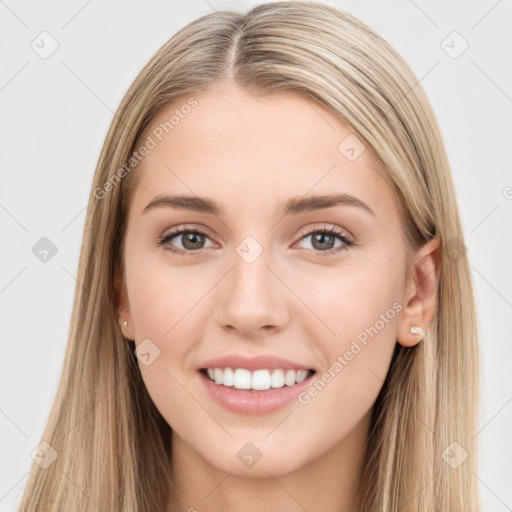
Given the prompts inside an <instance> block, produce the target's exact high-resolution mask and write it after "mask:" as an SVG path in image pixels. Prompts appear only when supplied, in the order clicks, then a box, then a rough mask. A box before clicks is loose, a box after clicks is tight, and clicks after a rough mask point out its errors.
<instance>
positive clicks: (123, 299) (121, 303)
mask: <svg viewBox="0 0 512 512" xmlns="http://www.w3.org/2000/svg"><path fill="white" fill-rule="evenodd" d="M114 292H115V296H116V303H117V316H118V321H119V327H120V329H121V332H122V333H123V336H124V337H125V338H128V339H133V336H132V328H133V324H132V321H131V312H130V305H129V302H128V291H127V290H126V284H125V280H124V276H123V274H122V272H118V273H117V274H116V276H115V277H114ZM125 322H128V323H127V325H125Z"/></svg>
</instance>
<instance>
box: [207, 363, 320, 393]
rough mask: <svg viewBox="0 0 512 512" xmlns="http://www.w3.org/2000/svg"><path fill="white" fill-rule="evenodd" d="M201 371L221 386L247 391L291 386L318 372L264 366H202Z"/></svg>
mask: <svg viewBox="0 0 512 512" xmlns="http://www.w3.org/2000/svg"><path fill="white" fill-rule="evenodd" d="M199 371H200V373H202V374H203V375H204V376H205V377H206V378H207V379H209V380H210V381H211V382H213V383H215V384H216V385H218V386H219V387H222V388H229V389H231V390H234V391H246V392H247V391H250V392H261V391H271V390H277V389H281V388H291V387H294V386H296V385H298V384H301V383H302V382H304V381H305V380H307V379H310V378H311V377H312V376H313V375H314V374H315V373H316V372H315V370H312V369H309V370H305V369H301V370H293V369H284V368H283V369H281V368H273V369H267V368H262V369H257V370H248V369H247V368H229V367H226V368H201V369H200V370H199Z"/></svg>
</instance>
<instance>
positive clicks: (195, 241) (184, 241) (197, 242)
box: [158, 226, 208, 256]
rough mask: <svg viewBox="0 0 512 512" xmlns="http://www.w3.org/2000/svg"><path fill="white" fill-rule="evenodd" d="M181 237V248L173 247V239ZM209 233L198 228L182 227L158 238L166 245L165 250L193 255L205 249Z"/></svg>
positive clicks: (159, 241)
mask: <svg viewBox="0 0 512 512" xmlns="http://www.w3.org/2000/svg"><path fill="white" fill-rule="evenodd" d="M175 238H176V239H178V240H179V239H181V246H182V247H181V248H180V247H178V248H176V247H172V245H174V244H171V241H172V240H174V239H175ZM207 238H208V235H207V234H206V233H204V232H203V231H201V230H200V229H197V228H193V229H192V228H187V227H186V226H184V227H181V228H179V229H176V230H174V231H172V232H171V233H168V234H166V235H164V236H162V237H160V238H159V239H158V243H159V245H162V246H164V248H165V250H167V251H170V252H172V253H176V254H179V255H181V256H193V255H194V252H195V251H199V250H201V249H204V246H203V244H204V242H205V239H207Z"/></svg>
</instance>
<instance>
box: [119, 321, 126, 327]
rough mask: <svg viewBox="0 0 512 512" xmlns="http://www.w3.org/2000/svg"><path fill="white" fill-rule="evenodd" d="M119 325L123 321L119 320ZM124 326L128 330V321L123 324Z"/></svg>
mask: <svg viewBox="0 0 512 512" xmlns="http://www.w3.org/2000/svg"><path fill="white" fill-rule="evenodd" d="M119 323H121V320H119ZM122 324H123V326H124V327H125V328H126V327H127V326H128V321H124V322H122Z"/></svg>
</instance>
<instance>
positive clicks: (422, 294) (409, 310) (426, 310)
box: [397, 237, 441, 347]
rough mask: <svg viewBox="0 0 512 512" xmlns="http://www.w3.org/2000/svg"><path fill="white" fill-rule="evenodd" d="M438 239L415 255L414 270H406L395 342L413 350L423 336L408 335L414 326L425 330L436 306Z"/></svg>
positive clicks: (439, 259) (438, 261)
mask: <svg viewBox="0 0 512 512" xmlns="http://www.w3.org/2000/svg"><path fill="white" fill-rule="evenodd" d="M439 245H440V244H439V238H438V237H436V238H433V239H432V240H430V241H429V242H428V243H426V244H425V245H423V246H422V247H421V248H420V249H419V250H418V251H417V252H416V254H415V257H414V265H413V269H412V270H411V269H409V271H408V274H407V279H406V289H405V290H404V298H403V301H402V304H405V306H404V308H403V309H402V314H401V316H400V320H399V322H398V332H397V341H398V343H400V345H403V346H404V347H412V346H414V345H416V344H417V343H419V342H420V341H421V340H422V339H423V334H421V333H420V334H414V333H411V327H412V326H417V327H421V329H423V332H426V331H427V327H428V325H429V324H430V322H431V320H432V318H433V316H434V314H435V312H436V309H437V304H438V288H439V277H440V274H441V254H440V250H439Z"/></svg>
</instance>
